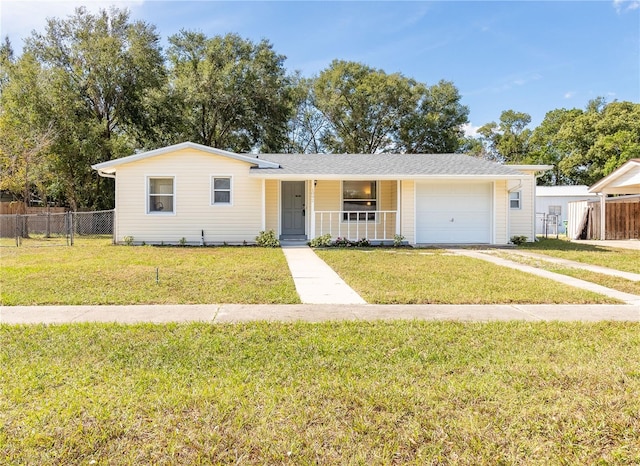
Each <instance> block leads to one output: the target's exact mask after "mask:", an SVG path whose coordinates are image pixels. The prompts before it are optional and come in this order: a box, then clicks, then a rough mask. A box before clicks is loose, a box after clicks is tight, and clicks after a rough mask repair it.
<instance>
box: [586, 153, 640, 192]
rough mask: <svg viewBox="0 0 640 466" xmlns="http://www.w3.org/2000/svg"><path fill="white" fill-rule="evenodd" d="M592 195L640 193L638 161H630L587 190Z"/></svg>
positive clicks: (639, 165)
mask: <svg viewBox="0 0 640 466" xmlns="http://www.w3.org/2000/svg"><path fill="white" fill-rule="evenodd" d="M589 192H592V193H604V194H638V193H640V159H631V160H629V161H627V162H626V163H625V164H624V165H622V166H621V167H619V168H618V169H616V170H615V171H613V172H612V173H610V174H609V175H607V176H605V177H604V178H602V179H601V180H600V181H598V182H597V183H596V184H594V185H593V186H591V187H590V188H589Z"/></svg>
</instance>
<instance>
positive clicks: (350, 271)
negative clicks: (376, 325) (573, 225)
mask: <svg viewBox="0 0 640 466" xmlns="http://www.w3.org/2000/svg"><path fill="white" fill-rule="evenodd" d="M316 253H317V254H318V255H319V256H320V257H321V258H322V259H323V260H325V261H326V262H327V263H328V264H329V265H330V266H331V267H333V268H334V270H336V272H338V274H339V275H340V276H341V277H342V278H343V279H344V280H345V281H346V282H347V283H348V284H349V285H350V286H351V287H352V288H354V289H355V290H356V291H357V292H358V293H360V295H361V296H362V297H363V298H364V299H365V300H366V301H367V302H369V303H378V304H395V303H399V304H425V303H434V304H498V303H502V304H507V303H529V304H539V303H550V304H553V303H556V304H559V303H614V302H618V301H616V300H613V299H611V298H607V297H605V296H602V295H599V294H596V293H592V292H589V291H585V290H579V289H577V288H573V287H570V286H567V285H563V284H561V283H557V282H555V281H552V280H547V279H545V278H541V277H536V276H534V275H531V274H528V273H525V272H520V271H517V270H513V269H508V268H505V267H500V266H498V265H494V264H490V263H488V262H485V261H482V260H478V259H472V258H468V257H462V256H453V255H450V254H445V253H443V251H439V250H431V251H428V250H404V249H403V250H398V251H394V250H389V249H387V250H384V249H377V250H370V251H362V250H341V249H325V250H317V251H316Z"/></svg>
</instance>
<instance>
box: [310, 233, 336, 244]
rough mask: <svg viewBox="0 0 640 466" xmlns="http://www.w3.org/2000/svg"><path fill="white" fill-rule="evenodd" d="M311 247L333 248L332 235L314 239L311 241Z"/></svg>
mask: <svg viewBox="0 0 640 466" xmlns="http://www.w3.org/2000/svg"><path fill="white" fill-rule="evenodd" d="M309 246H311V247H312V248H326V247H329V246H331V233H325V234H324V235H322V236H318V237H317V238H313V239H312V240H311V241H309Z"/></svg>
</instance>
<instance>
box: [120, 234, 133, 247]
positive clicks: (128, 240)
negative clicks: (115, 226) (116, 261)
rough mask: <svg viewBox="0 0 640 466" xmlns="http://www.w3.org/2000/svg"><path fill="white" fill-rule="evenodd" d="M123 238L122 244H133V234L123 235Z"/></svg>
mask: <svg viewBox="0 0 640 466" xmlns="http://www.w3.org/2000/svg"><path fill="white" fill-rule="evenodd" d="M122 239H123V240H124V244H125V245H127V246H133V236H125V237H124V238H122Z"/></svg>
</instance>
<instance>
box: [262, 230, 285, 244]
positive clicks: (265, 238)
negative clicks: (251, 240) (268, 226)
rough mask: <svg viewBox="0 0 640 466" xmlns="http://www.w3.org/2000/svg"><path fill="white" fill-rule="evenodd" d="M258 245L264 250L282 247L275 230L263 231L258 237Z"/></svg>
mask: <svg viewBox="0 0 640 466" xmlns="http://www.w3.org/2000/svg"><path fill="white" fill-rule="evenodd" d="M256 244H257V245H258V246H261V247H263V248H277V247H280V241H278V238H276V234H275V232H274V231H273V230H269V231H261V232H260V233H258V236H256Z"/></svg>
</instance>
